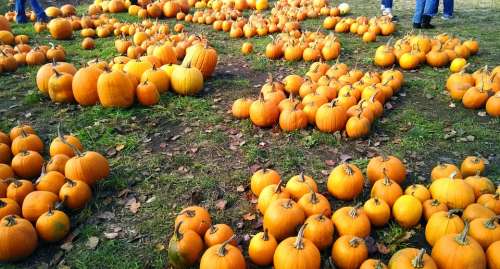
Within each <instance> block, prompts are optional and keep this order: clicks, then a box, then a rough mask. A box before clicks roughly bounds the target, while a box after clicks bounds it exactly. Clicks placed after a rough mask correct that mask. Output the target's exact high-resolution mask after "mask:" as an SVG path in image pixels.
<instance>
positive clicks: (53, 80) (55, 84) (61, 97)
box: [48, 69, 74, 103]
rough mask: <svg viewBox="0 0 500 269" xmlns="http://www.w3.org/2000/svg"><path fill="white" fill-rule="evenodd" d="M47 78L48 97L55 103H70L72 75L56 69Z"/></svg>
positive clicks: (71, 97)
mask: <svg viewBox="0 0 500 269" xmlns="http://www.w3.org/2000/svg"><path fill="white" fill-rule="evenodd" d="M53 72H54V74H53V75H52V76H51V77H50V78H49V82H48V92H49V96H50V99H51V100H52V101H53V102H56V103H72V102H73V101H74V97H73V89H72V82H73V75H72V74H69V73H59V72H58V71H57V69H54V70H53Z"/></svg>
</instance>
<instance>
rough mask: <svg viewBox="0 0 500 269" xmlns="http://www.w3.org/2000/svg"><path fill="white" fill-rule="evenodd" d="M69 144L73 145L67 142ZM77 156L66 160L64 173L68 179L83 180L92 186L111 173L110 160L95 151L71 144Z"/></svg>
mask: <svg viewBox="0 0 500 269" xmlns="http://www.w3.org/2000/svg"><path fill="white" fill-rule="evenodd" d="M67 145H71V144H69V143H67ZM71 147H72V148H73V150H74V152H75V154H76V155H75V156H74V157H72V158H71V159H69V160H68V161H67V162H66V165H65V167H64V174H65V175H66V177H67V178H68V179H72V180H81V181H83V182H85V183H87V184H88V185H90V186H92V185H94V183H95V182H97V181H99V180H102V179H104V178H106V177H107V176H108V175H109V163H108V160H107V159H106V158H105V157H104V156H102V155H101V154H100V153H98V152H95V151H85V152H81V151H80V150H78V149H77V148H76V147H74V146H71Z"/></svg>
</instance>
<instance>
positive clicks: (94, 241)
mask: <svg viewBox="0 0 500 269" xmlns="http://www.w3.org/2000/svg"><path fill="white" fill-rule="evenodd" d="M97 245H99V238H98V237H96V236H91V237H89V240H88V241H87V243H86V244H85V246H86V247H87V248H88V249H90V250H94V249H96V247H97Z"/></svg>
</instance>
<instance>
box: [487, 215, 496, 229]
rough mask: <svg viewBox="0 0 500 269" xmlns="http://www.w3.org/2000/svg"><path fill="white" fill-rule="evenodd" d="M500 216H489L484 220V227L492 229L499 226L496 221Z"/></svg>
mask: <svg viewBox="0 0 500 269" xmlns="http://www.w3.org/2000/svg"><path fill="white" fill-rule="evenodd" d="M499 218H500V216H493V217H491V218H489V219H488V220H486V221H485V222H484V227H486V228H488V229H490V230H493V229H495V228H496V227H497V226H496V225H495V222H496V221H497V220H499Z"/></svg>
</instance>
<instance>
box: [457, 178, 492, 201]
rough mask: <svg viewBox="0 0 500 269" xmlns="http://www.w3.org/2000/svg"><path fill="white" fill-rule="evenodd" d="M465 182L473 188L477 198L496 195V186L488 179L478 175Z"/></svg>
mask: <svg viewBox="0 0 500 269" xmlns="http://www.w3.org/2000/svg"><path fill="white" fill-rule="evenodd" d="M464 181H465V183H467V184H469V186H471V187H472V189H473V190H474V194H475V196H476V198H479V197H480V196H481V195H483V194H487V193H489V194H493V193H495V185H494V184H493V182H491V180H490V179H489V178H487V177H482V176H480V175H478V174H476V175H475V176H469V177H467V178H466V179H464Z"/></svg>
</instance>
